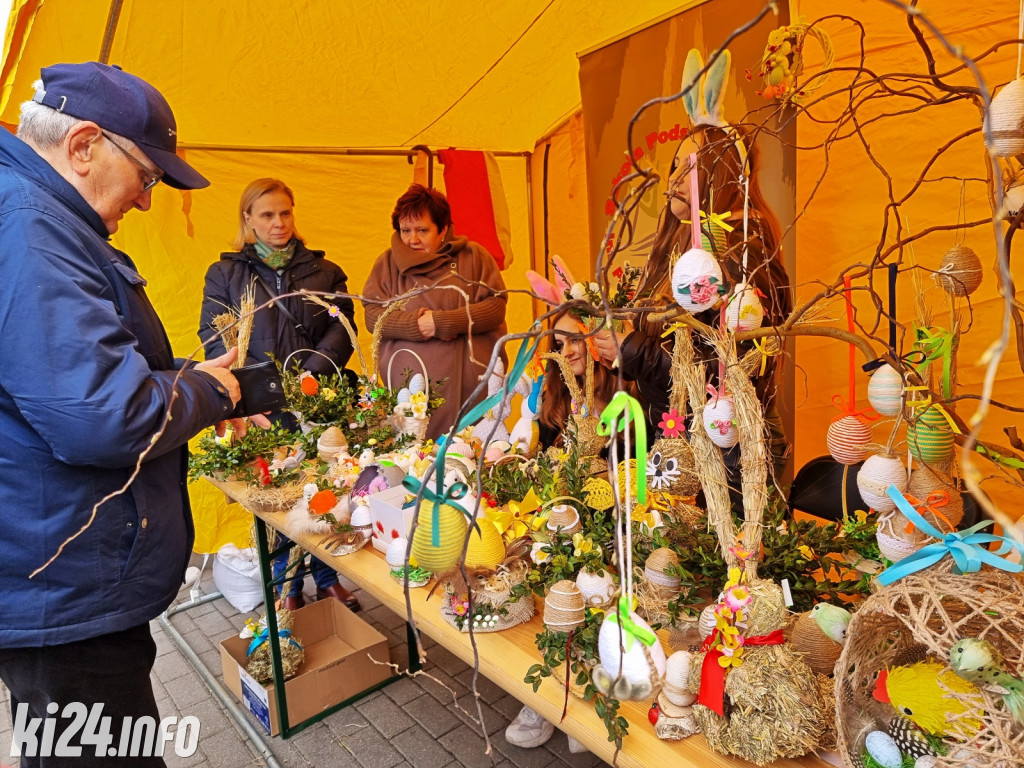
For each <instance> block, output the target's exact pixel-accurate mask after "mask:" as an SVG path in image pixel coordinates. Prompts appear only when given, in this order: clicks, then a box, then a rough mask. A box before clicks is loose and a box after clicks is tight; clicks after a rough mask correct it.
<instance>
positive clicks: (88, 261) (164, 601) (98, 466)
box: [0, 130, 231, 648]
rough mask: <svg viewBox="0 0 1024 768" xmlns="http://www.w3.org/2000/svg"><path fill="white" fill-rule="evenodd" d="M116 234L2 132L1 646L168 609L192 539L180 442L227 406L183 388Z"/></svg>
mask: <svg viewBox="0 0 1024 768" xmlns="http://www.w3.org/2000/svg"><path fill="white" fill-rule="evenodd" d="M107 236H108V234H107V229H106V226H105V225H104V224H103V221H102V220H101V219H100V217H99V216H98V215H97V214H96V212H95V211H93V210H92V208H90V207H89V205H88V203H86V201H85V200H84V199H83V198H82V197H81V195H79V194H78V192H77V191H76V190H75V189H74V188H73V187H72V186H71V185H70V184H68V183H67V182H66V181H64V179H62V178H61V177H60V175H58V174H57V172H56V171H54V170H53V168H52V167H51V166H50V165H49V164H48V163H47V162H46V161H45V160H43V159H42V158H41V157H39V155H37V154H36V153H35V152H34V151H33V150H32V149H31V147H29V146H28V145H26V144H25V143H23V142H22V141H20V140H18V139H16V138H15V137H13V136H11V135H10V134H9V133H7V131H3V130H0V275H3V279H2V280H0V647H4V648H13V647H29V646H34V647H38V646H44V645H54V644H60V643H67V642H72V641H76V640H82V639H86V638H90V637H96V636H99V635H104V634H108V633H111V632H117V631H120V630H124V629H128V628H130V627H134V626H137V625H139V624H142V623H144V622H147V621H149V620H150V619H153V618H154V617H156V616H158V615H159V614H160V613H161V612H162V611H163V610H165V609H166V608H167V606H168V605H169V604H170V603H171V601H172V600H173V599H174V597H175V595H176V594H177V591H178V588H179V587H180V585H181V581H182V577H183V575H184V572H185V567H186V565H187V563H188V558H189V554H190V552H191V548H192V541H193V538H194V531H193V527H192V516H191V511H190V509H189V504H188V495H187V491H186V486H185V462H186V458H187V456H186V450H187V449H186V442H187V441H188V439H189V438H190V437H191V436H192V435H194V434H195V433H197V432H198V431H200V430H201V429H202V428H204V427H206V426H208V425H210V424H213V423H214V422H215V421H217V420H219V419H220V418H222V417H223V415H224V414H226V413H227V412H228V411H229V410H230V407H231V403H230V400H229V399H228V397H227V395H226V393H224V392H223V391H221V389H220V387H219V385H218V384H217V381H216V380H215V379H214V378H213V377H212V376H209V375H207V374H205V373H202V372H200V371H196V370H184V371H181V378H180V379H179V380H178V382H177V385H175V384H174V380H175V377H176V376H177V375H178V373H179V372H178V370H177V368H178V367H179V365H180V361H177V362H176V361H175V359H174V357H173V355H172V353H171V347H170V344H169V343H168V340H167V336H166V334H165V333H164V329H163V326H162V325H161V323H160V320H159V318H158V317H157V316H156V312H155V311H154V310H153V307H152V305H151V304H150V303H149V299H148V298H147V297H146V293H145V290H144V286H145V281H144V280H143V279H142V277H141V276H140V275H139V274H138V273H137V272H136V271H135V267H134V265H133V264H132V262H131V260H130V259H129V258H128V256H126V255H125V254H124V253H121V252H120V251H118V250H117V249H115V248H113V247H112V246H111V245H110V244H109V243H108V242H107ZM168 266H169V267H170V264H169V265H168ZM172 387H176V389H177V395H178V396H177V398H176V399H174V400H173V403H172ZM169 406H170V407H171V411H172V417H173V418H172V419H171V420H170V421H169V422H167V423H166V425H164V426H165V428H164V432H163V434H162V435H161V437H160V438H159V440H157V441H156V443H155V445H154V446H153V450H152V452H151V453H150V454H149V456H148V458H147V460H146V461H145V462H144V463H143V464H142V467H141V469H140V471H139V473H138V475H137V476H136V477H135V478H134V479H132V473H133V471H134V468H135V464H136V461H137V458H138V456H139V454H140V453H141V452H142V451H143V450H144V449H145V448H146V447H147V446H148V445H150V444H151V442H152V440H153V437H154V435H155V434H156V433H157V432H158V430H159V429H160V428H161V425H163V423H164V416H165V413H166V412H167V410H168V407H169ZM124 486H127V489H126V490H125V491H124V492H120V489H122V487H124ZM107 496H110V498H109V499H107V500H105V501H104V499H105V498H106V497H107ZM100 502H102V503H100ZM97 504H98V505H99V506H98V508H97V509H96V510H95V517H94V518H93V519H91V520H90V518H91V517H92V516H93V510H94V507H96V505H97ZM86 526H87V527H86ZM83 528H85V530H84V531H81V533H80V535H78V537H77V538H76V539H74V541H72V542H71V543H70V544H68V545H67V546H66V547H65V548H64V550H63V552H61V554H60V555H59V557H57V559H56V560H54V562H53V563H52V564H51V565H50V566H49V567H48V568H46V569H45V570H44V571H42V573H40V574H38V575H37V576H35V577H34V578H31V579H30V578H29V575H30V574H31V573H32V572H33V571H35V570H36V569H37V568H39V567H40V566H42V565H43V564H44V563H46V561H47V560H48V559H49V558H50V557H52V556H53V555H54V554H55V553H56V552H57V549H58V547H59V546H60V544H61V542H63V541H64V540H65V539H66V538H68V537H69V536H71V535H73V534H75V533H76V532H79V531H80V530H81V529H83Z"/></svg>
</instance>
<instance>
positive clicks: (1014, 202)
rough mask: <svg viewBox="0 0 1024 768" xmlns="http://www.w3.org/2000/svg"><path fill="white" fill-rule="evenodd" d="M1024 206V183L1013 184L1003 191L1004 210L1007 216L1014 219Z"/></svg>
mask: <svg viewBox="0 0 1024 768" xmlns="http://www.w3.org/2000/svg"><path fill="white" fill-rule="evenodd" d="M1021 208H1024V184H1011V185H1010V186H1009V187H1007V189H1006V191H1005V192H1004V193H1003V210H1004V211H1005V212H1006V213H1005V215H1006V218H1008V219H1012V218H1013V217H1014V216H1016V215H1017V214H1018V213H1020V209H1021Z"/></svg>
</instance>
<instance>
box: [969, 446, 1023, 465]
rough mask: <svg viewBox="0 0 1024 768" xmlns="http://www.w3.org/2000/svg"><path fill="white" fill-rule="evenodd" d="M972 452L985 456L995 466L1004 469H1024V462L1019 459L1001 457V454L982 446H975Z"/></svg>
mask: <svg viewBox="0 0 1024 768" xmlns="http://www.w3.org/2000/svg"><path fill="white" fill-rule="evenodd" d="M974 450H976V451H977V452H978V453H980V454H981V455H982V456H987V457H988V458H989V459H991V460H992V461H994V462H995V463H996V464H1002V465H1003V466H1004V467H1010V468H1011V469H1024V461H1021V460H1020V459H1015V458H1013V457H1011V456H1003V454H1001V453H998V452H996V451H993V450H992V449H991V448H986V447H985V446H983V445H979V446H977V447H976V448H975V449H974Z"/></svg>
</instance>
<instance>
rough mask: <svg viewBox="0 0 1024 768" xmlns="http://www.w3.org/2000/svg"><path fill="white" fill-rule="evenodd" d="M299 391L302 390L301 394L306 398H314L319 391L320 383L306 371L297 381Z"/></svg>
mask: <svg viewBox="0 0 1024 768" xmlns="http://www.w3.org/2000/svg"><path fill="white" fill-rule="evenodd" d="M299 389H300V390H302V394H304V395H306V396H307V397H314V396H315V395H316V393H317V392H319V391H320V382H319V381H317V380H316V377H315V376H313V374H311V373H309V372H308V371H307V372H306V373H304V374H303V375H302V378H301V379H299Z"/></svg>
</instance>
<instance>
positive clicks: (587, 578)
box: [576, 568, 615, 608]
mask: <svg viewBox="0 0 1024 768" xmlns="http://www.w3.org/2000/svg"><path fill="white" fill-rule="evenodd" d="M576 586H577V587H578V588H579V590H580V594H581V595H583V602H584V603H585V604H586V605H588V606H590V607H591V608H604V607H606V606H608V605H611V602H612V600H613V599H614V598H615V580H614V579H612V575H611V574H610V573H608V571H601V572H600V573H591V572H590V571H588V570H586V569H585V568H584V569H583V570H582V571H580V572H579V574H578V575H577V576H576Z"/></svg>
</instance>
